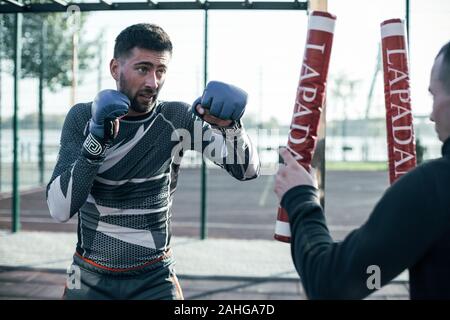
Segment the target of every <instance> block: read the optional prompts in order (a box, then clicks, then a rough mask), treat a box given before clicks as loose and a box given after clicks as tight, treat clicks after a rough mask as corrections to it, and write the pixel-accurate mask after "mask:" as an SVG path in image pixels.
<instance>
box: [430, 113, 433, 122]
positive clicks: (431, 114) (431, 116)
mask: <svg viewBox="0 0 450 320" xmlns="http://www.w3.org/2000/svg"><path fill="white" fill-rule="evenodd" d="M430 121H431V122H434V116H433V112H431V113H430Z"/></svg>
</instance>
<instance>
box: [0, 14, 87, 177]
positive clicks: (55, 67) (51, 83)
mask: <svg viewBox="0 0 450 320" xmlns="http://www.w3.org/2000/svg"><path fill="white" fill-rule="evenodd" d="M86 17H87V16H86V14H81V13H80V12H75V13H73V12H72V14H71V15H69V13H53V14H48V13H42V14H36V13H31V14H23V24H22V65H21V76H22V78H39V118H38V119H39V132H40V138H39V149H38V150H39V172H40V175H39V176H40V177H39V182H40V183H41V184H43V183H44V135H43V130H44V126H43V125H44V119H43V105H44V103H43V100H44V99H43V95H44V87H46V88H48V89H49V90H50V91H56V90H58V89H60V88H62V87H66V86H69V85H72V78H73V77H74V74H73V72H72V61H73V51H72V50H73V46H74V45H73V35H74V32H78V34H84V33H83V26H84V23H85V21H86ZM15 18H16V15H14V14H5V15H0V21H1V24H0V33H1V36H0V66H1V61H3V60H10V61H12V60H13V58H14V50H13V48H14V34H15V33H14V22H15ZM82 40H83V39H82ZM93 43H94V41H92V42H87V41H79V42H78V45H77V55H76V58H77V61H78V70H85V69H87V68H89V61H92V59H93V57H94V54H93V53H92V52H90V48H92V44H93ZM10 72H11V70H10ZM0 80H1V79H0ZM0 87H1V82H0ZM0 110H1V106H0Z"/></svg>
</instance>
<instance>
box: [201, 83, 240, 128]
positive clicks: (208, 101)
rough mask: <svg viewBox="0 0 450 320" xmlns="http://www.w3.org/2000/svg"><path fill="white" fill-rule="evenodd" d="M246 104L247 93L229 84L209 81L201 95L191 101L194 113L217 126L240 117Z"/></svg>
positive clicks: (223, 125)
mask: <svg viewBox="0 0 450 320" xmlns="http://www.w3.org/2000/svg"><path fill="white" fill-rule="evenodd" d="M246 105H247V93H246V92H245V91H244V90H242V89H240V88H238V87H236V86H233V85H231V84H226V83H223V82H219V81H211V82H209V83H208V84H207V86H206V88H205V90H204V91H203V95H202V96H201V97H199V98H197V100H195V101H194V103H193V111H194V113H195V114H196V115H197V116H199V117H200V118H202V119H203V120H204V121H206V122H208V123H210V124H214V125H217V126H219V127H227V126H230V125H231V124H232V123H233V122H235V121H238V120H239V119H241V117H242V115H243V114H244V111H245V106H246Z"/></svg>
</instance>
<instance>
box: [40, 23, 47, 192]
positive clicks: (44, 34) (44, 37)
mask: <svg viewBox="0 0 450 320" xmlns="http://www.w3.org/2000/svg"><path fill="white" fill-rule="evenodd" d="M46 41H47V22H46V21H45V18H43V20H42V34H41V43H40V55H41V64H40V66H39V151H38V152H39V154H38V156H39V184H40V185H43V184H44V164H45V161H44V112H43V109H44V81H45V59H46V56H45V43H46Z"/></svg>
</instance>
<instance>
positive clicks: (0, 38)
mask: <svg viewBox="0 0 450 320" xmlns="http://www.w3.org/2000/svg"><path fill="white" fill-rule="evenodd" d="M0 46H2V47H3V46H5V44H4V43H3V15H1V19H0ZM5 47H6V46H5ZM2 63H3V57H2V52H0V191H2V148H1V146H2V145H3V144H2V88H3V82H2V80H3V79H2V72H3V68H2Z"/></svg>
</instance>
